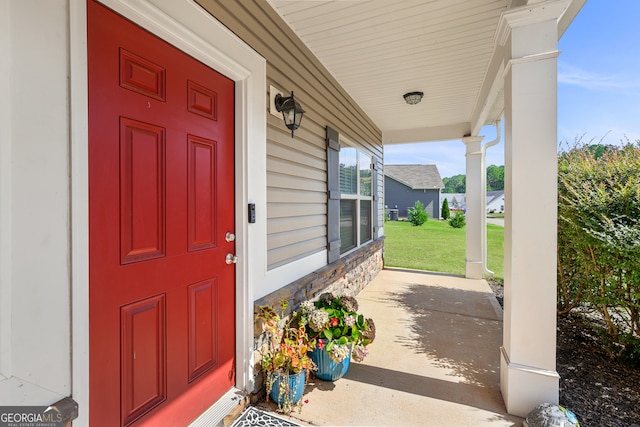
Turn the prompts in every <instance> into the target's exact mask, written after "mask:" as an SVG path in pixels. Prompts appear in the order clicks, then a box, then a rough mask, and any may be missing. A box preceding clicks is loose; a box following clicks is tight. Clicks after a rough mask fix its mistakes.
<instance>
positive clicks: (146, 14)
mask: <svg viewBox="0 0 640 427" xmlns="http://www.w3.org/2000/svg"><path fill="white" fill-rule="evenodd" d="M100 1H101V3H103V4H105V5H106V6H108V7H110V8H111V9H113V10H115V11H116V12H118V13H120V14H121V15H123V16H124V17H126V18H127V19H130V20H131V21H133V22H135V23H136V24H138V25H140V26H141V27H143V28H145V29H147V30H148V31H150V32H152V33H154V34H156V35H157V36H159V37H160V38H162V39H163V40H165V41H167V42H169V43H170V44H172V45H174V46H176V47H177V48H179V49H181V50H182V51H184V52H185V53H187V54H189V55H191V56H193V57H194V58H196V59H198V60H199V61H201V62H203V63H204V64H206V65H208V66H209V67H211V68H213V69H215V70H216V71H218V72H220V73H222V74H224V75H225V76H227V77H229V78H230V79H232V80H234V81H235V82H236V85H235V99H236V102H235V116H236V126H235V140H236V151H235V155H236V164H235V169H236V173H235V181H236V191H235V196H236V197H235V209H236V236H237V238H236V251H237V255H238V257H239V262H238V264H237V265H236V367H237V368H236V370H237V372H236V387H237V388H239V389H240V390H247V391H252V390H253V381H254V375H253V371H252V348H253V322H252V319H253V301H254V295H253V285H250V284H251V283H255V280H260V278H263V277H264V276H265V272H266V219H265V215H264V213H263V214H262V215H258V217H257V221H256V223H255V224H251V227H249V225H248V221H247V209H246V206H247V203H255V204H256V206H258V207H266V186H265V184H264V183H265V182H266V109H265V108H264V106H265V105H266V104H265V103H266V94H267V88H266V61H265V60H264V58H262V57H261V56H260V55H258V54H257V53H256V52H255V51H254V50H253V49H252V48H251V47H249V46H248V45H247V44H245V43H244V42H243V41H242V40H240V39H239V38H238V37H237V36H236V35H235V34H233V33H232V32H231V31H229V30H228V29H227V28H226V27H224V26H223V25H222V24H220V23H219V22H218V21H217V20H215V19H214V18H213V17H212V16H211V15H209V14H208V13H207V12H206V11H204V10H203V9H202V8H201V7H200V6H198V5H197V4H195V3H194V2H193V1H191V0H138V1H135V2H133V1H130V0H129V1H126V0H100ZM86 28H87V22H86V0H70V5H69V36H70V46H69V58H70V60H69V69H70V75H71V80H70V100H71V107H70V108H71V112H70V114H71V123H70V128H71V193H72V198H71V233H72V238H71V244H72V248H71V274H72V309H71V310H72V325H71V326H72V343H73V344H72V376H73V379H72V397H73V399H74V400H76V402H78V404H79V407H80V411H79V417H78V419H77V420H75V422H76V423H78V425H88V424H89V418H88V417H89V414H88V408H89V286H88V284H89V279H88V278H89V221H88V214H89V212H88V211H89V197H88V177H89V173H88V120H87V117H88V104H87V95H88V93H87V31H86ZM249 147H250V149H249ZM249 152H250V153H251V156H249ZM249 241H251V245H248V242H249ZM248 259H251V265H249V263H248V262H247V260H248Z"/></svg>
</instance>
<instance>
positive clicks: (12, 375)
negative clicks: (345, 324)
mask: <svg viewBox="0 0 640 427" xmlns="http://www.w3.org/2000/svg"><path fill="white" fill-rule="evenodd" d="M471 3H473V5H472V6H469V7H467V5H466V3H465V5H464V7H461V6H460V3H459V2H452V4H449V2H446V1H439V2H426V1H425V2H406V5H405V2H388V1H386V0H373V1H368V2H333V1H328V2H304V1H293V2H292V1H279V0H270V1H266V0H255V1H237V0H197V1H193V0H136V1H130V0H99V1H94V0H47V1H38V2H33V1H11V0H4V1H0V54H1V56H2V61H1V62H0V93H2V96H1V97H0V402H2V405H5V406H8V405H28V406H33V405H45V406H48V405H52V404H54V403H56V402H58V401H61V403H60V405H59V406H58V407H59V408H63V409H64V411H63V412H64V415H65V416H66V417H67V418H69V419H70V418H73V417H74V411H73V407H74V405H76V404H77V405H78V410H77V417H78V418H77V419H76V420H75V421H74V425H78V426H86V425H89V424H91V425H92V426H109V427H111V426H133V425H135V426H140V425H143V424H144V425H186V424H188V423H189V422H190V421H191V420H193V419H195V418H196V417H198V416H201V415H202V417H204V418H202V419H203V420H204V421H203V423H205V424H206V423H208V424H209V425H215V424H217V423H218V422H219V421H220V419H221V417H222V416H224V415H225V414H226V412H227V411H228V409H229V408H231V407H233V406H234V405H236V404H237V399H238V396H240V395H248V394H251V393H253V392H256V391H257V390H258V388H259V387H260V384H259V382H258V381H257V378H258V375H257V371H258V370H257V369H256V366H255V363H254V362H255V360H254V354H253V351H254V349H255V348H256V337H255V331H254V322H253V317H254V309H255V306H256V305H260V304H272V303H276V304H277V303H278V302H279V301H280V300H281V299H288V300H290V301H291V302H292V303H293V305H295V304H298V303H299V302H300V300H301V299H305V298H314V297H316V296H317V295H318V294H320V293H322V292H325V291H335V292H345V293H349V294H355V293H357V292H358V291H359V290H360V289H361V288H362V287H364V286H366V285H367V283H369V281H370V280H371V279H372V278H373V277H374V276H375V275H376V273H377V272H378V271H379V270H380V269H381V268H382V266H383V265H382V264H383V261H382V254H383V243H384V228H383V225H384V222H383V219H384V218H383V215H384V205H383V196H384V194H383V188H384V182H383V179H382V178H383V175H382V174H383V164H382V162H383V155H384V147H386V146H388V145H391V144H404V143H416V142H424V141H442V140H452V141H456V143H459V141H461V140H462V141H463V142H464V143H465V145H466V162H467V174H466V175H467V192H468V196H467V199H466V201H467V206H466V208H467V227H466V234H467V244H466V254H465V264H466V275H467V277H469V278H475V279H479V278H481V277H482V272H483V269H482V268H483V258H482V251H481V248H482V239H481V230H482V227H481V225H480V218H482V217H483V216H484V214H485V208H484V206H481V203H479V202H477V201H475V199H474V202H473V203H472V202H471V201H470V197H469V195H478V194H480V184H479V183H480V181H481V179H480V177H481V171H482V173H483V172H484V171H483V168H482V167H481V165H482V164H483V159H482V152H483V151H482V147H481V144H482V137H481V136H479V134H480V132H481V129H482V127H483V126H484V125H487V124H494V123H497V122H498V121H500V120H501V119H502V118H503V117H504V120H505V122H504V128H505V135H506V138H505V147H506V149H505V153H506V155H505V170H506V173H505V176H506V177H507V180H508V182H507V184H510V185H507V188H508V189H509V191H510V192H511V193H512V194H517V195H526V196H523V197H519V198H516V197H507V200H509V204H508V205H507V206H506V209H507V212H508V214H509V215H511V217H512V218H513V219H514V220H513V221H512V222H511V224H512V226H511V227H508V228H507V229H506V230H505V248H506V250H505V264H507V265H509V266H510V268H509V269H508V271H507V275H506V277H505V286H506V287H508V288H509V289H510V292H509V293H508V295H506V297H505V304H506V307H507V309H506V310H505V315H504V329H503V330H504V340H503V345H502V347H501V348H500V349H496V351H499V352H500V355H501V367H500V372H501V384H502V393H503V396H504V399H505V403H506V407H507V410H508V411H509V412H510V413H512V414H517V415H525V414H526V413H527V412H528V411H529V410H530V409H532V408H533V407H534V406H535V405H537V404H538V403H540V402H543V401H545V402H557V400H558V376H557V374H556V373H555V345H554V343H555V320H556V316H555V298H556V292H555V285H556V272H555V257H554V256H553V253H555V237H556V228H555V226H556V223H557V221H556V215H557V214H556V210H555V209H546V210H540V209H536V210H535V212H534V211H533V210H532V209H531V202H530V201H531V200H535V201H536V206H547V207H553V206H555V192H554V190H555V185H556V182H557V179H556V177H555V176H553V174H551V175H549V174H547V175H545V177H544V179H530V177H532V176H537V175H536V174H537V172H538V171H540V170H555V165H556V162H557V159H556V141H557V138H556V136H557V132H556V129H557V118H556V102H557V99H556V88H557V71H556V70H557V59H556V57H557V55H558V50H557V41H558V39H559V38H560V36H561V35H562V34H563V32H564V31H565V30H566V29H567V28H568V26H569V24H570V23H571V21H572V20H573V18H574V17H575V16H576V14H577V13H578V11H579V9H580V7H581V6H582V5H583V4H584V0H477V1H474V2H471ZM401 4H402V5H401ZM425 29H428V31H425ZM399 47H401V48H399ZM434 57H437V58H438V60H437V61H434V60H433V58H434ZM414 91H423V92H424V93H423V94H422V95H419V94H416V93H413V95H412V96H411V97H407V98H408V99H410V100H412V102H414V101H415V100H418V99H419V98H420V97H421V96H423V95H424V100H423V102H421V103H419V104H415V103H413V104H411V105H409V103H408V102H405V100H404V99H403V94H404V93H410V92H414ZM292 92H294V93H295V99H296V100H297V101H298V102H299V103H300V104H301V106H302V108H303V109H304V110H305V114H304V118H303V120H302V123H301V126H300V127H299V128H298V129H296V130H295V134H293V133H292V131H290V130H289V129H288V128H287V127H285V124H284V122H283V115H282V114H280V113H278V112H277V110H276V109H275V103H274V99H275V97H276V95H277V94H282V95H283V96H288V95H290V94H291V93H292ZM36 100H37V102H36ZM285 116H286V117H287V118H288V117H289V115H285ZM513 147H516V149H512V148H513ZM534 222H535V223H536V224H537V225H538V226H536V227H531V226H530V225H531V224H532V223H534ZM530 241H535V243H536V244H535V245H532V244H530ZM523 337H526V339H523ZM461 345H464V343H461ZM390 368H392V367H390ZM424 387H428V385H424Z"/></svg>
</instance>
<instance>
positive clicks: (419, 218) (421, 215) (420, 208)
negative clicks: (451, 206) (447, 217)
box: [409, 200, 429, 225]
mask: <svg viewBox="0 0 640 427" xmlns="http://www.w3.org/2000/svg"><path fill="white" fill-rule="evenodd" d="M427 219H429V214H427V212H426V211H425V210H424V203H422V202H421V201H420V200H416V202H415V203H414V205H413V207H412V208H409V222H410V223H411V224H413V225H422V224H424V223H425V222H427Z"/></svg>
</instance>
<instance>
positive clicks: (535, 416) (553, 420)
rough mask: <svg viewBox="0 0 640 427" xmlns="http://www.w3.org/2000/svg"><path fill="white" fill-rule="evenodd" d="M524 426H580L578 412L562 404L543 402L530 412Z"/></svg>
mask: <svg viewBox="0 0 640 427" xmlns="http://www.w3.org/2000/svg"><path fill="white" fill-rule="evenodd" d="M523 425H524V427H574V426H575V427H580V423H579V422H578V418H577V417H576V414H574V413H573V412H571V411H570V410H568V409H567V408H564V407H562V406H560V405H554V404H552V403H542V404H540V405H538V406H537V407H536V408H535V409H534V410H533V411H531V412H529V415H527V419H526V420H524V423H523Z"/></svg>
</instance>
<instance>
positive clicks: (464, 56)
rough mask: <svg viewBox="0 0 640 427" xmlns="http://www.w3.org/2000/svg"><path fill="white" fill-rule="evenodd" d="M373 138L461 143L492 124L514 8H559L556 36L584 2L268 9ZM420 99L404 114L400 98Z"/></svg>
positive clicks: (453, 0)
mask: <svg viewBox="0 0 640 427" xmlns="http://www.w3.org/2000/svg"><path fill="white" fill-rule="evenodd" d="M268 1H269V3H270V4H271V5H272V7H273V8H274V9H275V10H276V11H277V13H278V14H279V15H280V16H281V17H282V18H283V19H284V20H285V22H286V23H287V24H288V25H289V26H290V27H291V28H292V29H293V30H294V31H295V32H296V33H297V35H298V36H299V37H300V38H301V40H302V41H303V42H304V43H305V44H306V45H307V46H308V47H309V49H310V50H311V51H312V52H313V53H314V54H315V55H316V56H317V57H318V59H319V60H320V61H321V62H322V64H323V65H324V66H325V67H326V68H327V69H328V70H329V72H331V73H332V75H333V76H334V77H335V78H336V80H337V81H338V82H339V83H340V84H341V85H342V87H343V88H344V89H345V90H346V91H347V92H348V93H349V95H350V96H351V97H352V98H353V99H354V101H355V102H356V103H357V104H358V105H360V107H361V108H362V109H363V110H364V111H365V113H367V115H368V116H369V117H370V118H371V119H372V120H373V122H374V123H375V124H376V125H377V126H378V127H379V128H380V130H381V131H382V135H383V142H384V143H385V144H401V143H412V142H428V141H443V140H460V139H461V138H463V137H465V136H470V135H478V134H479V132H480V131H481V129H482V127H483V126H484V125H487V124H492V123H495V122H497V121H499V120H500V119H501V117H502V114H503V110H504V101H503V81H504V80H503V72H504V68H505V64H504V63H505V61H504V48H503V47H502V46H501V44H500V43H499V40H497V38H498V29H499V26H500V23H501V20H502V19H503V16H504V13H505V12H507V11H511V10H512V9H515V8H528V7H543V6H550V7H551V6H553V7H558V6H559V5H561V6H562V7H564V8H565V10H564V12H563V13H562V14H561V15H560V19H559V20H558V34H559V35H562V34H563V33H564V31H565V30H566V29H567V28H568V26H569V25H570V23H571V22H572V21H573V19H574V17H575V16H576V15H577V13H578V12H579V10H580V9H581V7H582V6H583V5H584V3H585V1H586V0H474V1H473V2H469V1H468V0H436V1H424V0H403V1H401V2H400V1H389V0H366V1H365V0H351V1H292V0H268ZM411 91H422V92H424V98H423V99H422V102H420V103H418V104H415V105H408V104H407V103H405V101H404V99H403V94H404V93H407V92H411Z"/></svg>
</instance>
